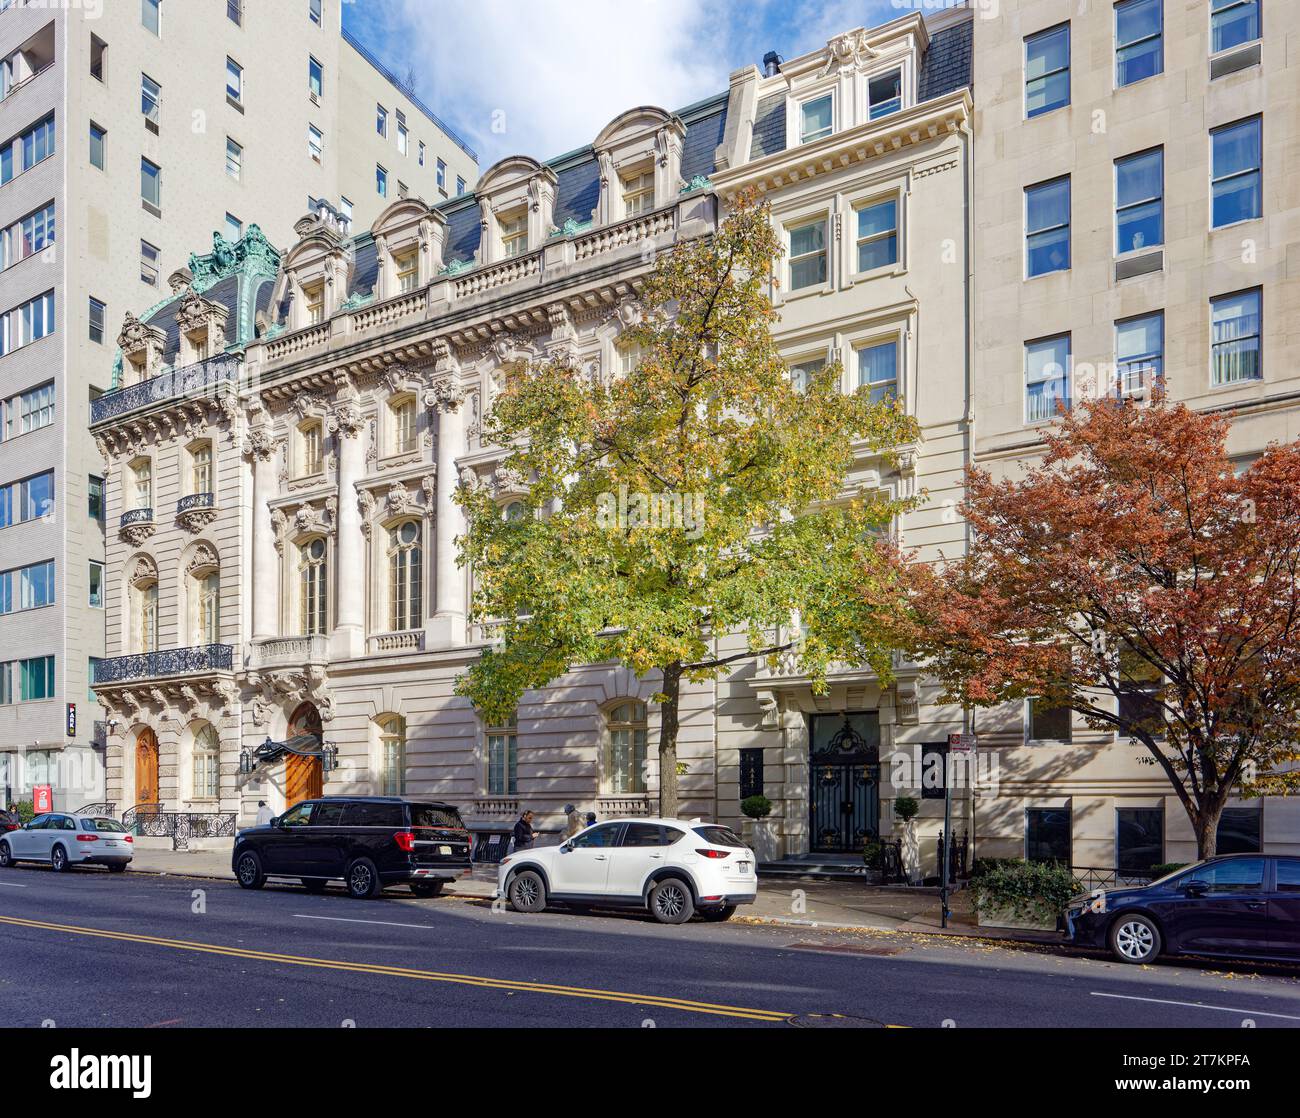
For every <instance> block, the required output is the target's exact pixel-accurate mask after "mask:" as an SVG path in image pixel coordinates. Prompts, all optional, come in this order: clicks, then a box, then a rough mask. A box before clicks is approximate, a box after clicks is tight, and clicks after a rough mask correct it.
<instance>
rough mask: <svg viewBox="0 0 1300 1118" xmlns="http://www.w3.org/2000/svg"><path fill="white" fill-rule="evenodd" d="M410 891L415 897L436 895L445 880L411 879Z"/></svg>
mask: <svg viewBox="0 0 1300 1118" xmlns="http://www.w3.org/2000/svg"><path fill="white" fill-rule="evenodd" d="M410 884H411V892H412V893H414V894H415V895H416V896H417V897H436V896H437V895H438V894H439V893H441V892H442V887H443V886H444V885H445V884H446V882H445V881H412V882H411V883H410Z"/></svg>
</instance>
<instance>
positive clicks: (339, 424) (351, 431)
mask: <svg viewBox="0 0 1300 1118" xmlns="http://www.w3.org/2000/svg"><path fill="white" fill-rule="evenodd" d="M328 428H329V431H330V434H332V435H336V436H337V437H338V448H339V511H338V525H337V529H338V533H337V537H336V539H337V543H336V546H335V551H334V556H335V563H336V564H337V566H338V576H337V579H336V581H335V587H336V593H335V601H336V602H337V606H336V607H335V618H334V631H333V634H332V636H331V638H330V655H331V656H332V657H335V658H339V659H343V658H347V657H352V656H360V655H361V654H362V653H363V652H364V651H365V640H366V600H367V598H368V597H369V595H368V594H367V592H366V561H365V537H364V536H363V534H362V531H361V509H360V506H359V505H358V503H357V498H358V494H357V483H358V482H359V481H361V479H362V476H363V475H364V474H365V469H366V459H365V449H364V447H363V446H362V443H361V428H362V421H361V408H360V406H359V404H358V403H357V401H356V398H355V396H351V397H345V398H344V399H342V400H341V401H340V402H339V404H338V406H337V407H336V408H335V409H334V411H332V412H331V413H330V417H329V423H328Z"/></svg>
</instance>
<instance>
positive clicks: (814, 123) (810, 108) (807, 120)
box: [799, 93, 835, 144]
mask: <svg viewBox="0 0 1300 1118" xmlns="http://www.w3.org/2000/svg"><path fill="white" fill-rule="evenodd" d="M834 130H835V95H834V94H833V93H825V94H823V95H822V96H820V97H813V98H811V99H809V100H807V101H805V102H803V104H801V105H800V106H799V142H800V143H801V144H807V143H811V142H812V141H813V140H820V139H821V138H822V137H823V136H829V135H830V134H831V133H832V132H833V131H834Z"/></svg>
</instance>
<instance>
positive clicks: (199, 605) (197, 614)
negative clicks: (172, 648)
mask: <svg viewBox="0 0 1300 1118" xmlns="http://www.w3.org/2000/svg"><path fill="white" fill-rule="evenodd" d="M220 599H221V575H220V574H219V573H218V572H216V571H213V570H208V571H206V572H202V571H201V572H196V573H195V574H194V575H193V576H192V579H191V584H190V632H191V634H192V637H191V639H192V641H193V643H194V644H196V645H203V644H216V643H217V642H218V641H219V640H220V639H221V601H220Z"/></svg>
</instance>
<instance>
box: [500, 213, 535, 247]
mask: <svg viewBox="0 0 1300 1118" xmlns="http://www.w3.org/2000/svg"><path fill="white" fill-rule="evenodd" d="M500 225H501V255H502V256H522V255H523V254H524V253H525V252H527V251H528V215H527V214H526V213H521V214H518V215H516V216H514V217H503V218H501V219H500Z"/></svg>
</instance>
